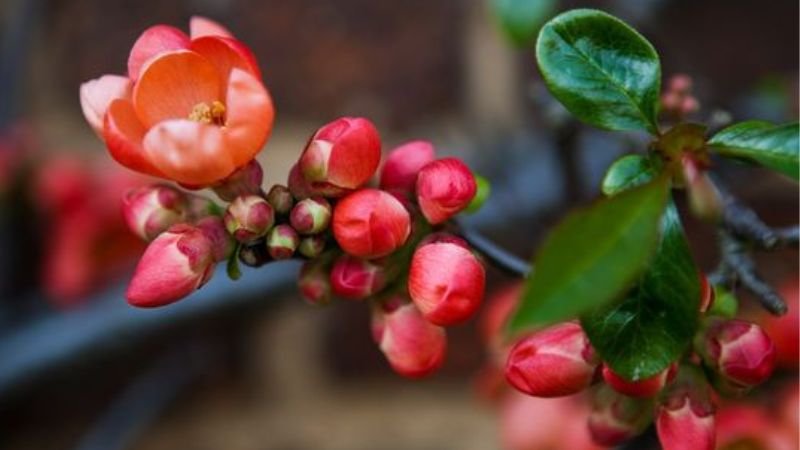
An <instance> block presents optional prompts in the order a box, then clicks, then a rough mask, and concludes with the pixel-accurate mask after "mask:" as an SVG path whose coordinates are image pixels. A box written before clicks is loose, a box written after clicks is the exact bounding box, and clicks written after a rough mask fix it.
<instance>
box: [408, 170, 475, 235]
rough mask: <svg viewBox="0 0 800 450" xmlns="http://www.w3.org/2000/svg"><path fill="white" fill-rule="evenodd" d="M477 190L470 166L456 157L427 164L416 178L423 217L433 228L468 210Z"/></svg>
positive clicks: (418, 201) (418, 200)
mask: <svg viewBox="0 0 800 450" xmlns="http://www.w3.org/2000/svg"><path fill="white" fill-rule="evenodd" d="M477 190H478V185H477V183H476V182H475V177H474V176H473V175H472V172H471V171H470V170H469V167H467V166H466V164H464V163H463V162H461V160H458V159H456V158H444V159H440V160H437V161H433V162H431V163H428V164H427V165H425V167H423V168H422V170H420V172H419V175H418V176H417V203H419V207H420V209H421V210H422V215H424V216H425V218H426V219H427V220H428V222H430V223H431V224H433V225H436V224H439V223H442V222H444V221H446V220H447V219H449V218H450V217H452V216H454V215H456V214H458V212H459V211H461V210H463V209H464V208H466V207H467V205H469V202H470V201H472V198H473V197H475V193H476V192H477Z"/></svg>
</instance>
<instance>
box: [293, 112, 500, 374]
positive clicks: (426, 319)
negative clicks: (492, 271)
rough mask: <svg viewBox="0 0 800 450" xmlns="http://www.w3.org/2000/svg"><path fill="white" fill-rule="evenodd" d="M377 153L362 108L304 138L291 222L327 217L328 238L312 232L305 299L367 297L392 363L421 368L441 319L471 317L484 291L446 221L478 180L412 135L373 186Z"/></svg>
mask: <svg viewBox="0 0 800 450" xmlns="http://www.w3.org/2000/svg"><path fill="white" fill-rule="evenodd" d="M380 159H381V140H380V136H379V135H378V131H377V130H376V129H375V126H374V125H373V124H372V123H370V122H369V121H368V120H366V119H363V118H351V117H345V118H340V119H337V120H335V121H333V122H331V123H329V124H327V125H325V126H323V127H322V128H320V129H319V130H317V131H316V132H315V133H314V135H313V136H312V137H311V139H310V140H309V141H308V143H307V145H306V148H305V149H304V150H303V153H302V155H301V156H300V158H299V160H298V161H297V164H296V165H295V166H294V167H293V168H292V170H291V172H290V174H289V179H288V185H289V186H288V187H289V190H290V192H291V194H292V196H293V198H295V199H296V200H297V205H296V206H295V208H294V210H293V211H292V213H291V225H292V227H293V228H294V229H295V230H297V231H298V232H300V233H301V234H302V233H303V232H304V231H307V232H309V233H319V232H321V230H324V229H325V228H327V227H328V224H330V231H331V232H330V235H331V237H332V242H329V243H328V245H327V246H325V248H326V249H325V250H324V251H323V250H321V247H322V246H320V248H318V247H313V248H312V247H311V243H310V242H309V244H308V246H309V252H310V254H306V253H303V254H304V255H305V256H308V257H309V258H311V259H310V260H309V261H307V262H306V263H305V265H304V268H303V270H302V273H301V276H300V281H299V282H300V290H301V293H302V294H303V296H304V297H305V299H306V300H307V301H308V302H309V303H312V304H327V303H329V302H330V301H331V299H332V298H333V297H339V298H342V299H347V300H355V301H363V300H368V301H369V302H370V304H371V305H372V310H373V327H372V328H373V336H374V338H375V341H376V343H377V344H378V346H379V347H380V349H381V351H382V352H383V354H384V355H385V356H386V358H387V360H388V361H389V364H390V365H391V366H392V368H393V369H394V370H395V371H397V372H398V373H400V374H402V375H405V376H408V377H421V376H424V375H428V374H430V373H432V372H433V371H434V370H436V369H437V368H438V367H439V366H440V365H441V364H442V361H443V360H444V353H445V349H446V347H447V345H446V338H445V330H444V328H443V327H445V326H450V325H456V324H459V323H463V322H464V321H466V320H468V319H469V318H470V317H472V316H473V315H474V313H475V311H476V310H477V309H478V307H479V306H480V303H481V301H482V298H483V290H484V283H485V273H484V267H483V264H482V262H481V261H480V260H479V258H478V257H477V256H476V255H474V254H473V252H472V251H471V250H470V248H469V246H468V244H467V243H466V242H465V241H464V240H462V239H460V238H458V237H457V236H454V235H452V234H449V233H447V231H446V230H447V226H448V225H447V221H448V220H449V219H450V218H451V217H453V216H454V215H456V214H458V213H459V212H460V211H462V210H464V209H465V208H466V207H467V206H468V205H469V204H470V202H471V201H472V200H473V198H474V197H475V195H476V192H477V183H476V181H475V177H474V176H473V174H472V172H471V171H470V170H469V168H467V166H466V165H465V164H464V163H462V162H461V161H460V160H458V159H455V158H443V159H436V155H435V151H434V148H433V146H432V145H431V144H430V143H428V142H424V141H413V142H409V143H407V144H404V145H401V146H399V147H397V148H396V149H394V150H392V151H391V152H390V153H389V154H388V157H387V158H386V160H385V162H384V164H383V167H382V168H381V170H380V179H379V181H378V185H377V187H370V186H369V185H368V183H369V181H370V179H371V178H372V177H373V175H375V173H376V171H377V170H378V166H379V165H380ZM331 208H332V213H331ZM301 247H302V244H301Z"/></svg>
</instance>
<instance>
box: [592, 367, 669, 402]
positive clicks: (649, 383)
mask: <svg viewBox="0 0 800 450" xmlns="http://www.w3.org/2000/svg"><path fill="white" fill-rule="evenodd" d="M677 370H678V366H677V364H675V363H673V364H671V365H670V366H669V367H668V368H666V369H664V370H662V371H661V372H659V373H657V374H655V375H653V376H652V377H649V378H645V379H643V380H639V381H628V380H626V379H624V378H622V377H621V376H619V375H617V374H616V373H614V371H612V370H611V368H609V367H608V366H606V365H603V371H602V372H603V380H605V382H606V383H607V384H608V385H609V386H611V387H612V388H614V390H615V391H617V392H619V393H620V394H625V395H628V396H630V397H653V396H655V395H656V394H658V393H659V392H660V391H661V389H663V388H664V386H666V384H667V383H669V382H670V381H672V379H673V378H675V373H676V372H677Z"/></svg>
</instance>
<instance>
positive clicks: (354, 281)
mask: <svg viewBox="0 0 800 450" xmlns="http://www.w3.org/2000/svg"><path fill="white" fill-rule="evenodd" d="M385 284H386V274H385V271H384V269H383V267H381V266H380V265H378V264H376V263H373V262H370V261H367V260H364V259H361V258H356V257H353V256H350V255H343V256H341V257H340V258H339V259H337V260H336V262H335V263H334V264H333V269H332V270H331V286H333V292H334V293H335V294H336V295H338V296H340V297H343V298H347V299H351V300H363V299H365V298H367V297H369V296H371V295H373V294H375V293H377V292H378V291H380V290H381V289H383V287H384V286H385Z"/></svg>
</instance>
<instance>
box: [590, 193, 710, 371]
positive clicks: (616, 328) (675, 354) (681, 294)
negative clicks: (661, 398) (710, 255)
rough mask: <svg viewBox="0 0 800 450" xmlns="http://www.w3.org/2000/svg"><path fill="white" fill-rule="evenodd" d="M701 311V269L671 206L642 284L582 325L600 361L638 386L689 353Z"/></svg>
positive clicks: (662, 222) (662, 224)
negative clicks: (685, 353) (640, 381)
mask: <svg viewBox="0 0 800 450" xmlns="http://www.w3.org/2000/svg"><path fill="white" fill-rule="evenodd" d="M699 308H700V280H699V277H698V271H697V267H696V266H695V263H694V260H693V259H692V254H691V252H690V250H689V244H688V242H687V241H686V236H685V235H684V232H683V228H682V227H681V222H680V218H679V217H678V212H677V210H676V208H675V206H674V205H673V204H670V205H669V206H668V207H667V210H666V211H665V213H664V216H663V218H662V220H661V238H660V240H659V244H658V247H657V250H656V254H655V257H654V258H653V260H652V263H651V265H650V267H649V268H648V269H647V271H646V272H645V273H644V275H643V276H642V279H641V281H640V282H639V283H638V284H637V285H636V287H634V288H633V290H632V291H631V292H630V293H629V294H628V296H627V298H626V299H625V300H624V301H622V302H621V303H619V304H616V305H611V306H609V307H606V308H602V309H600V310H598V311H594V312H591V313H589V314H587V315H585V316H584V317H583V318H582V319H581V325H582V326H583V329H584V331H586V334H587V335H588V336H589V340H590V341H591V343H592V346H594V348H595V351H596V352H597V354H598V355H599V356H600V358H601V359H602V360H603V361H604V362H605V363H606V364H608V365H609V366H610V367H611V368H612V369H613V370H614V372H616V373H617V374H619V375H620V376H622V377H623V378H626V379H629V380H634V381H635V380H640V379H642V378H647V377H650V376H653V375H655V374H657V373H659V372H661V371H662V370H664V369H666V368H667V367H668V366H669V365H670V364H671V363H672V362H674V361H676V360H677V359H679V358H680V357H681V355H682V354H683V352H684V351H686V349H687V348H689V346H690V345H691V342H692V338H693V337H694V335H695V332H696V331H697V327H698V320H699Z"/></svg>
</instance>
